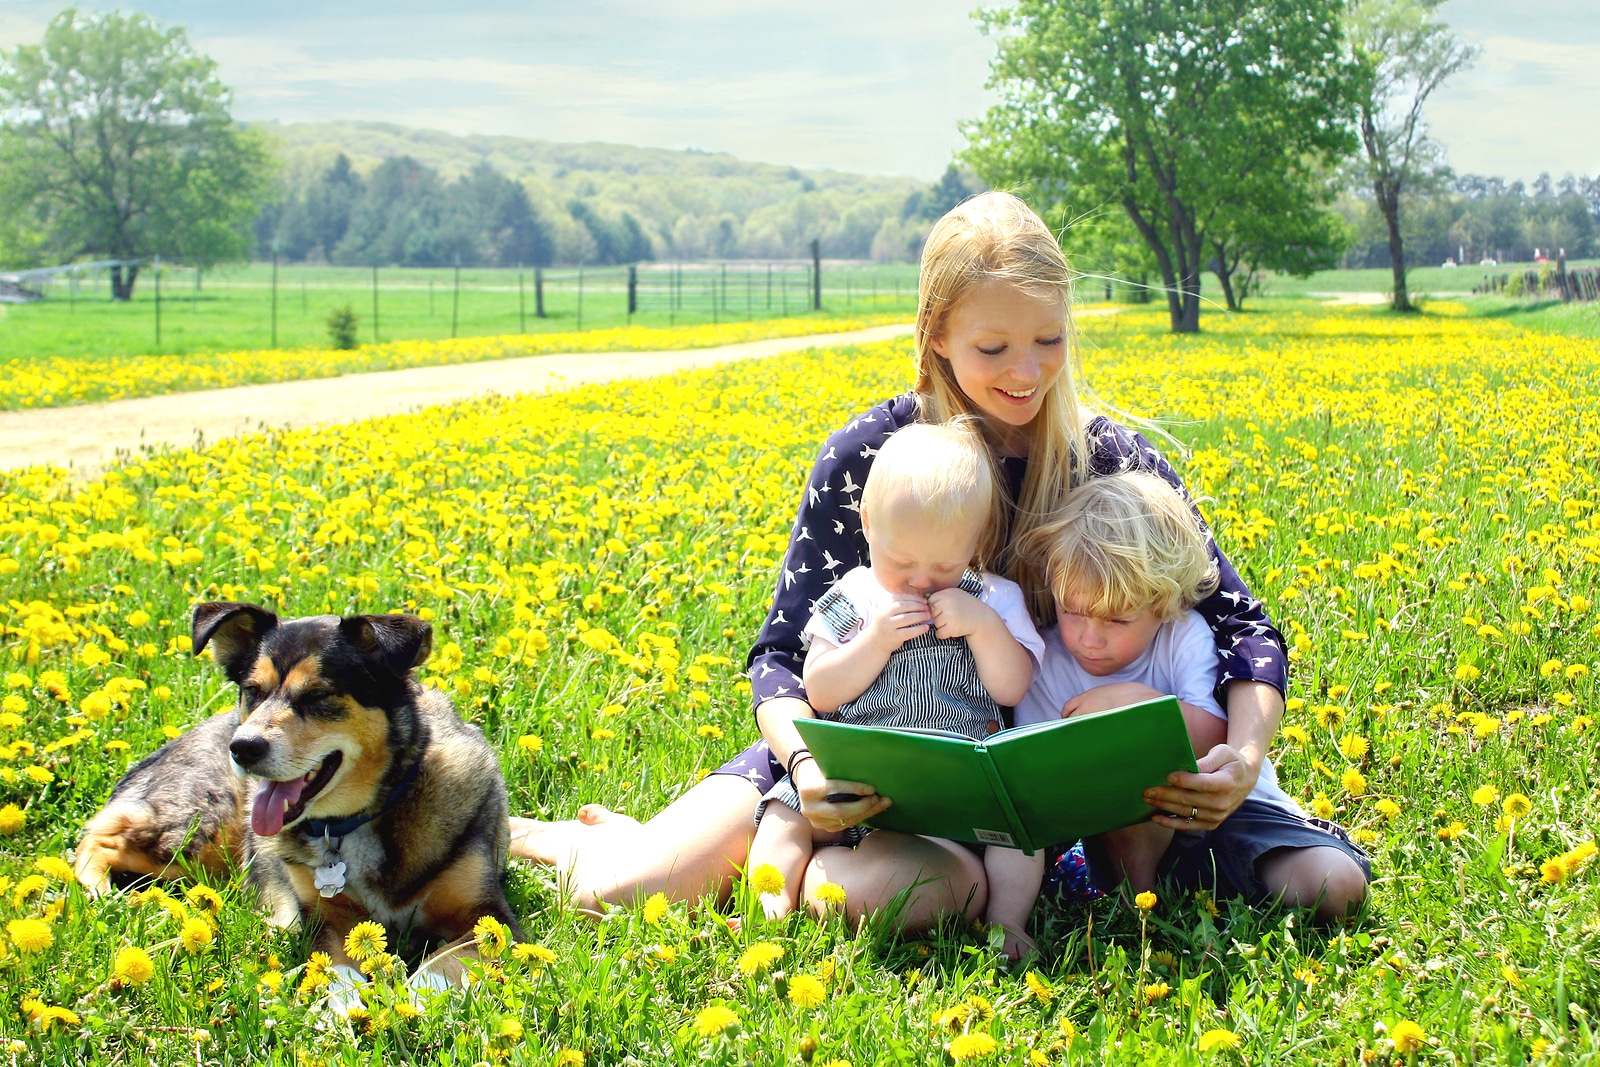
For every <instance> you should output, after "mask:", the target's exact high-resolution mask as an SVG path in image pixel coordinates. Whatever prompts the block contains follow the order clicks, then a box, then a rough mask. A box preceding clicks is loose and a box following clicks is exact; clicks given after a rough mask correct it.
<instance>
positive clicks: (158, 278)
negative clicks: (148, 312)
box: [156, 256, 161, 347]
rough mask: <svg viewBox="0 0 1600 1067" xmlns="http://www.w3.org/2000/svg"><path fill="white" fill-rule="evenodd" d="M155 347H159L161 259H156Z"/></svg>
mask: <svg viewBox="0 0 1600 1067" xmlns="http://www.w3.org/2000/svg"><path fill="white" fill-rule="evenodd" d="M156 345H157V347H159V346H160V345H161V257H160V256H157V257H156Z"/></svg>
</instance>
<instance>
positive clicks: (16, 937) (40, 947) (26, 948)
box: [6, 919, 56, 954]
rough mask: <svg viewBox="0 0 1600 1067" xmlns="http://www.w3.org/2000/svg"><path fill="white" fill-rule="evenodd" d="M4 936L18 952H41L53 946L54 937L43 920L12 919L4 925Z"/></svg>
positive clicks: (48, 925)
mask: <svg viewBox="0 0 1600 1067" xmlns="http://www.w3.org/2000/svg"><path fill="white" fill-rule="evenodd" d="M6 936H8V937H10V938H11V943H12V944H13V945H15V946H17V951H18V952H26V953H30V954H32V953H35V952H43V951H44V950H45V949H47V948H49V947H50V946H51V945H53V944H55V940H56V935H55V934H54V933H52V932H51V931H50V924H49V923H47V922H45V921H44V920H43V919H12V920H11V921H10V922H8V923H6Z"/></svg>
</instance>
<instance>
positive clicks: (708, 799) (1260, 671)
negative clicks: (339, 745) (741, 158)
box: [512, 192, 1287, 927]
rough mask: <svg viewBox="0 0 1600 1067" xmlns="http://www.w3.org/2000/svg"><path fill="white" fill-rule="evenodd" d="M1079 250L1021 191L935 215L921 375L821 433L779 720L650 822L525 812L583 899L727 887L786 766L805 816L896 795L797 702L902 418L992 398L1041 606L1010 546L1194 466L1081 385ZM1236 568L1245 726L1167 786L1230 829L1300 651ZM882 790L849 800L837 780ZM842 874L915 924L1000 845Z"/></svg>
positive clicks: (1208, 825)
mask: <svg viewBox="0 0 1600 1067" xmlns="http://www.w3.org/2000/svg"><path fill="white" fill-rule="evenodd" d="M1070 289H1071V272H1070V270H1069V268H1068V266H1067V261H1066V257H1065V256H1064V255H1063V254H1062V252H1061V247H1060V245H1059V244H1058V243H1057V242H1056V239H1055V235H1054V234H1052V233H1051V232H1050V229H1049V227H1047V226H1046V225H1045V224H1044V222H1043V221H1042V220H1041V219H1040V218H1039V216H1038V215H1037V214H1035V213H1034V212H1033V210H1032V209H1030V208H1029V207H1028V206H1027V205H1026V204H1024V203H1023V202H1022V201H1021V200H1019V199H1017V198H1016V197H1014V196H1012V195H1010V194H1008V193H1000V192H993V193H985V194H983V195H980V196H976V197H973V198H972V199H970V200H967V201H965V202H964V203H962V204H960V205H958V206H957V207H955V208H954V209H952V210H951V211H950V212H949V213H948V214H946V215H945V216H944V217H943V218H942V219H940V220H939V222H938V223H936V224H935V225H934V228H933V230H932V231H931V232H930V233H929V235H928V240H927V242H926V244H925V245H924V248H923V254H922V270H921V278H920V283H919V293H918V301H919V306H918V310H917V329H916V334H915V352H916V364H917V380H916V385H915V387H914V388H913V390H912V391H911V392H909V393H905V394H902V395H901V396H897V397H895V398H893V399H891V400H887V401H885V402H884V403H882V404H879V405H878V406H877V407H874V408H872V409H870V410H868V411H865V412H862V413H861V414H860V415H858V416H856V417H855V418H854V419H851V420H850V422H849V423H847V424H846V425H845V426H844V427H843V428H841V429H840V430H838V431H837V432H835V433H834V434H833V435H832V436H831V437H830V438H829V439H828V441H827V442H826V444H825V445H824V446H823V449H822V451H821V453H820V458H819V459H818V460H817V463H816V465H815V466H814V467H813V469H812V472H811V475H810V478H809V479H808V481H807V484H806V486H805V487H804V488H803V489H802V490H801V501H800V511H799V515H798V516H797V517H796V520H795V526H794V532H793V534H792V535H791V537H790V542H789V549H788V552H787V555H786V556H785V558H784V562H783V567H782V571H781V572H780V579H779V582H778V589H777V593H776V596H775V598H774V600H773V604H772V609H771V611H770V613H769V614H768V616H767V621H766V624H765V625H764V626H763V627H762V629H761V634H760V636H759V638H758V639H757V641H756V645H755V647H754V648H753V649H752V650H751V652H750V657H749V665H750V681H751V684H752V686H753V687H754V698H755V705H756V708H755V712H756V720H757V722H758V724H759V725H760V727H761V733H762V740H761V741H760V742H759V743H757V744H756V745H755V746H753V747H752V748H750V749H747V750H746V751H745V752H744V753H741V754H740V756H738V757H737V758H735V759H734V760H731V761H730V762H729V763H727V764H725V765H724V766H723V767H721V768H720V769H719V770H718V771H717V772H716V773H713V774H711V775H710V776H708V777H707V778H706V779H704V780H703V781H701V782H700V783H699V784H697V785H696V786H694V787H693V788H692V789H690V790H689V791H688V792H687V793H685V794H684V795H683V796H682V797H680V798H679V799H678V800H677V801H675V802H674V803H673V804H671V805H670V806H669V807H667V808H666V809H664V810H663V811H661V812H660V813H659V814H657V815H656V816H655V817H653V818H652V819H651V820H650V821H649V822H648V823H647V824H643V825H641V824H640V823H638V822H636V821H634V820H633V819H630V818H627V817H625V816H621V815H617V814H614V813H612V812H609V811H607V810H606V809H604V808H601V807H599V806H598V805H590V806H588V807H586V808H585V809H584V810H583V811H581V812H580V813H579V818H578V819H577V820H576V821H568V822H557V823H545V822H535V821H533V820H525V819H513V820H512V824H513V825H512V835H513V846H512V851H513V853H514V854H516V855H520V856H524V857H526V858H529V859H532V860H535V861H536V862H543V863H551V864H554V865H555V866H556V867H557V868H558V870H559V871H560V872H561V875H562V877H563V878H564V879H565V883H566V884H567V885H568V886H569V887H570V891H571V893H572V896H573V899H574V901H575V902H576V903H578V904H579V905H580V906H588V907H593V906H594V905H596V904H597V903H600V902H627V901H632V900H635V899H637V898H639V897H641V896H644V895H648V894H651V893H655V892H665V893H666V894H667V895H668V896H671V897H674V898H678V899H686V898H692V897H696V896H699V895H701V894H706V893H710V894H716V895H721V894H723V893H726V892H727V890H728V888H729V886H730V885H731V883H732V879H733V878H734V877H736V876H737V873H738V871H739V870H740V869H741V868H742V867H743V865H744V863H745V860H746V858H747V854H748V850H749V842H750V838H751V835H752V833H753V831H754V811H755V807H756V802H757V801H758V800H759V798H760V797H761V796H762V795H763V794H764V793H765V792H766V791H767V790H769V789H770V788H771V787H772V786H773V785H774V783H775V782H776V781H777V780H778V779H780V778H782V777H783V775H784V774H785V773H788V774H789V775H790V777H791V779H792V780H793V784H794V786H795V788H796V791H797V792H798V794H799V797H800V802H801V811H802V813H803V814H804V815H805V817H806V819H807V820H808V821H810V823H811V824H812V825H813V826H814V827H816V828H817V829H818V830H819V831H822V832H831V831H839V830H843V829H845V828H847V827H851V826H854V825H856V824H858V823H861V822H863V821H865V820H867V819H870V818H871V817H872V816H873V815H875V814H877V813H878V812H879V811H882V810H883V809H884V808H886V807H887V806H888V805H889V804H890V802H891V799H892V798H888V797H880V796H878V795H877V794H876V792H875V791H874V790H873V788H872V786H871V783H866V782H839V781H828V780H826V779H824V778H823V776H822V772H821V771H820V770H819V769H818V768H817V764H816V761H815V760H811V759H804V758H801V757H803V756H805V755H807V753H806V751H805V749H804V747H803V745H802V744H801V740H800V735H799V732H798V731H797V730H795V728H794V725H793V722H794V720H795V719H796V718H800V717H802V716H811V715H814V714H815V713H814V711H813V710H812V708H811V705H810V704H808V703H807V702H806V699H805V688H804V685H803V683H802V681H801V670H802V665H803V663H804V660H805V654H806V642H805V640H804V638H803V628H804V626H805V624H806V621H807V619H808V618H809V617H810V615H811V611H812V606H813V604H814V603H815V601H817V600H818V599H819V598H821V597H822V596H823V595H824V594H825V593H826V592H827V591H828V589H829V587H830V585H831V584H832V581H833V580H834V579H835V578H836V577H837V576H839V575H842V574H843V573H845V572H846V571H849V570H850V569H851V568H853V567H857V566H864V565H868V564H869V562H870V561H869V557H868V546H867V542H866V540H865V537H864V533H863V530H862V528H861V521H860V512H859V505H860V499H859V493H860V489H859V487H860V486H861V485H863V484H864V483H865V482H866V475H867V472H868V470H869V469H870V467H871V465H872V459H873V456H874V455H875V454H876V452H877V450H878V449H879V448H881V447H882V445H883V442H884V441H885V440H887V439H888V437H889V436H890V435H891V434H893V433H894V432H895V431H896V430H898V429H900V428H901V427H902V426H907V425H910V424H912V423H915V422H935V423H942V422H946V421H949V420H951V419H953V418H956V417H958V416H971V417H973V418H975V419H976V420H977V422H978V425H979V426H980V428H981V432H982V434H983V439H984V442H985V444H986V446H987V447H988V449H989V451H990V454H991V456H992V457H993V459H994V460H995V463H996V466H997V468H998V469H999V471H1000V473H1001V475H1002V477H1001V479H1000V481H1001V485H1000V490H1001V491H1000V492H999V493H998V494H996V496H995V503H994V515H993V517H992V519H991V521H990V522H988V523H987V524H986V525H985V536H986V537H990V538H992V539H993V544H990V545H986V546H985V551H984V553H983V555H984V558H986V559H990V560H995V561H996V564H995V565H994V569H995V570H997V571H998V572H999V573H1001V574H1003V575H1005V576H1006V577H1008V578H1010V579H1011V580H1013V581H1015V582H1017V584H1019V585H1020V586H1021V587H1022V589H1023V590H1024V592H1025V593H1026V595H1027V596H1028V599H1029V606H1030V609H1031V610H1032V613H1033V616H1034V619H1035V621H1036V622H1038V623H1047V622H1048V621H1050V620H1052V619H1053V617H1054V606H1053V603H1052V598H1051V594H1050V589H1049V586H1048V583H1047V582H1046V581H1045V578H1044V576H1043V575H1042V574H1040V573H1038V571H1037V569H1036V568H1035V567H1033V566H1031V565H1030V564H1029V562H1028V561H1027V560H1024V559H1021V558H1019V557H1018V556H1017V555H1016V554H1015V553H1012V552H1010V551H1009V550H1008V548H1009V546H1010V545H1011V544H1012V543H1013V541H1015V540H1016V539H1017V538H1018V537H1020V536H1023V535H1026V534H1027V533H1028V532H1029V531H1030V530H1032V529H1034V528H1035V527H1037V526H1039V525H1041V524H1042V523H1044V522H1046V521H1048V519H1049V518H1050V517H1051V516H1053V515H1055V514H1056V513H1057V512H1058V511H1059V510H1060V509H1061V508H1062V506H1063V505H1064V504H1065V503H1066V501H1067V499H1068V498H1069V496H1070V495H1071V493H1072V490H1073V488H1074V487H1075V486H1078V485H1081V484H1083V483H1084V482H1085V481H1087V480H1089V479H1092V478H1096V477H1101V476H1105V475H1108V474H1114V473H1118V472H1122V471H1128V470H1144V471H1149V472H1151V473H1154V474H1156V475H1158V476H1160V477H1161V478H1163V479H1164V480H1165V481H1167V482H1168V483H1170V484H1171V485H1173V486H1174V487H1175V488H1177V489H1179V490H1180V491H1181V490H1182V483H1181V482H1180V480H1179V479H1178V477H1177V475H1176V474H1175V473H1174V472H1173V470H1172V468H1171V467H1170V466H1169V465H1168V464H1167V462H1166V460H1165V459H1163V458H1162V456H1161V454H1160V453H1159V452H1158V451H1157V450H1156V449H1155V448H1154V447H1152V446H1151V444H1150V442H1149V441H1147V440H1146V439H1145V438H1144V437H1142V436H1141V435H1139V434H1137V433H1134V432H1132V431H1129V430H1127V429H1126V428H1124V427H1122V426H1119V425H1117V424H1116V423H1114V422H1112V421H1111V420H1109V419H1107V418H1105V417H1103V416H1096V415H1093V414H1092V413H1091V412H1089V411H1087V410H1086V409H1085V407H1084V405H1083V404H1082V403H1081V401H1080V399H1079V396H1078V389H1077V383H1076V381H1075V378H1074V371H1073V363H1074V360H1073V358H1072V356H1073V354H1074V352H1075V343H1074V342H1075V338H1074V335H1073V328H1072V319H1071V314H1070V300H1069V294H1070ZM1207 543H1208V546H1209V548H1210V551H1211V553H1212V555H1213V557H1214V558H1215V560H1216V562H1217V567H1218V575H1219V579H1220V585H1219V588H1218V590H1217V592H1215V593H1214V594H1212V595H1211V596H1209V597H1207V598H1206V599H1205V600H1204V601H1202V602H1201V603H1199V604H1198V605H1196V610H1198V611H1199V612H1200V613H1201V614H1202V615H1203V616H1205V618H1206V620H1207V622H1208V623H1209V624H1210V626H1211V628H1212V630H1213V632H1214V634H1215V636H1216V644H1217V656H1218V659H1219V672H1218V677H1219V679H1220V683H1219V695H1220V701H1221V703H1222V705H1223V706H1224V707H1225V708H1226V709H1227V712H1228V731H1227V736H1228V743H1227V744H1223V745H1218V746H1217V747H1215V748H1213V749H1212V750H1211V751H1210V752H1208V753H1207V754H1206V755H1205V756H1204V757H1202V758H1201V759H1200V760H1199V768H1200V773H1198V774H1176V775H1174V776H1173V777H1172V780H1171V783H1170V784H1169V785H1167V786H1164V787H1161V788H1157V789H1153V790H1151V791H1150V793H1149V794H1148V799H1149V801H1150V802H1151V803H1152V804H1153V805H1154V806H1155V807H1157V808H1158V809H1159V810H1160V811H1162V812H1165V813H1166V814H1164V815H1158V816H1157V817H1156V821H1157V822H1158V823H1160V824H1161V825H1163V826H1166V827H1168V828H1170V829H1174V830H1193V831H1204V830H1210V829H1214V828H1215V827H1217V826H1218V825H1220V824H1221V823H1222V822H1223V821H1224V820H1225V819H1227V818H1228V816H1229V815H1231V814H1232V813H1233V812H1234V810H1235V809H1236V808H1238V807H1239V805H1240V804H1241V803H1242V802H1243V801H1244V800H1245V798H1246V797H1247V796H1248V795H1249V794H1250V792H1251V790H1252V789H1253V788H1254V786H1255V784H1256V779H1257V777H1258V775H1259V774H1260V772H1261V767H1262V764H1263V761H1264V760H1265V758H1266V752H1267V747H1268V745H1269V743H1270V742H1271V739H1272V736H1273V734H1274V733H1275V732H1276V730H1277V727H1278V722H1279V719H1280V717H1281V715H1282V712H1283V689H1284V687H1285V685H1286V684H1287V664H1286V662H1285V659H1284V656H1283V654H1282V651H1281V646H1282V641H1281V639H1280V637H1279V635H1278V632H1277V631H1276V630H1275V629H1274V628H1273V626H1272V623H1271V621H1270V620H1269V619H1268V618H1267V616H1266V613H1265V612H1264V611H1263V610H1262V607H1261V604H1260V602H1259V601H1257V600H1256V599H1255V598H1254V597H1252V596H1251V595H1250V593H1249V591H1248V590H1247V589H1245V587H1244V585H1243V583H1242V582H1241V581H1240V580H1239V577H1238V575H1237V574H1236V573H1235V571H1234V569H1233V567H1232V566H1231V565H1230V564H1229V563H1228V561H1227V560H1226V559H1225V558H1223V557H1222V556H1221V555H1220V553H1217V551H1216V548H1215V546H1214V545H1211V544H1210V537H1209V535H1208V536H1207ZM830 793H833V794H838V793H854V794H858V795H861V796H862V797H863V798H864V799H861V800H858V801H853V802H851V803H845V804H841V803H832V802H829V801H828V800H827V799H826V798H827V796H828V795H829V794H830ZM826 882H832V883H835V884H837V885H840V886H843V887H844V889H845V892H846V899H847V908H848V911H849V913H850V915H851V916H852V917H856V916H860V915H863V914H866V913H870V912H873V911H877V910H880V909H882V908H884V907H886V906H888V905H889V904H890V903H891V901H893V900H894V898H895V896H896V895H897V894H899V893H900V892H901V891H902V890H909V894H908V896H907V899H906V901H905V902H904V907H903V909H902V910H901V911H900V912H899V918H900V921H901V922H902V923H904V924H906V925H907V926H908V927H916V926H919V925H923V924H926V923H928V922H930V921H933V920H935V919H937V918H938V917H939V916H941V915H945V914H951V913H957V912H959V913H964V914H966V915H969V916H973V917H976V916H980V915H982V914H983V913H984V911H985V908H986V906H987V904H988V885H987V882H986V880H985V877H984V866H983V859H982V858H981V857H980V856H978V855H977V854H975V853H974V852H973V851H971V850H969V849H966V848H964V847H962V846H960V845H957V844H952V843H950V842H947V841H938V840H934V839H932V838H925V837H915V836H909V835H904V834H895V833H887V832H881V831H880V832H877V833H872V834H869V835H867V836H866V838H865V839H864V840H863V841H862V842H861V844H860V845H859V846H857V847H854V848H848V847H840V846H830V847H824V848H819V849H817V850H816V852H815V854H814V855H813V857H812V859H811V861H810V863H809V864H808V865H807V867H806V871H805V877H804V886H803V892H804V897H805V899H806V900H807V901H808V902H809V903H810V904H811V905H812V906H813V907H819V906H820V904H819V902H818V901H817V899H816V897H815V891H816V887H817V886H818V885H821V884H823V883H826Z"/></svg>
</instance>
